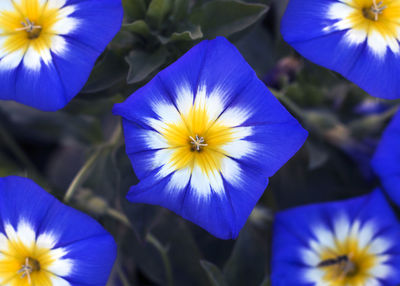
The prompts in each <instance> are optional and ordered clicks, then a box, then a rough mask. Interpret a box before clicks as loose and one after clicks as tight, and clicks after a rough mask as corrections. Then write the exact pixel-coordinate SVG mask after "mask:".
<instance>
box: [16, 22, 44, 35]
mask: <svg viewBox="0 0 400 286" xmlns="http://www.w3.org/2000/svg"><path fill="white" fill-rule="evenodd" d="M21 25H22V26H23V27H21V28H17V29H16V31H26V32H27V34H28V38H29V39H36V38H37V37H39V35H40V32H41V31H42V26H39V25H35V23H34V22H32V21H31V20H29V19H28V18H26V19H25V21H22V22H21Z"/></svg>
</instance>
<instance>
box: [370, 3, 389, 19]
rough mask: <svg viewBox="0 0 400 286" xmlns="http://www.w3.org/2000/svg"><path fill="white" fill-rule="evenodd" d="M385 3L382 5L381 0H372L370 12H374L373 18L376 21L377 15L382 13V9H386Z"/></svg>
mask: <svg viewBox="0 0 400 286" xmlns="http://www.w3.org/2000/svg"><path fill="white" fill-rule="evenodd" d="M386 7H387V6H386V5H384V6H383V2H382V1H379V2H378V3H376V0H372V7H371V12H372V14H374V20H375V21H378V19H379V15H381V14H382V13H383V10H385V9H386Z"/></svg>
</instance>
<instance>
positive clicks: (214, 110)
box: [206, 88, 226, 121]
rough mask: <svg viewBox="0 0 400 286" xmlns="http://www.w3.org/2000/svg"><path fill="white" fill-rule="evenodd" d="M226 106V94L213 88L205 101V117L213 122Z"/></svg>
mask: <svg viewBox="0 0 400 286" xmlns="http://www.w3.org/2000/svg"><path fill="white" fill-rule="evenodd" d="M225 106H226V93H225V92H224V91H223V90H222V89H220V88H215V89H214V90H213V91H212V92H211V93H210V95H209V96H208V99H207V108H206V110H207V115H208V118H209V120H210V121H215V120H216V119H217V118H218V116H219V115H220V114H221V113H222V112H223V111H224V109H225Z"/></svg>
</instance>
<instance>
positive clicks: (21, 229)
mask: <svg viewBox="0 0 400 286" xmlns="http://www.w3.org/2000/svg"><path fill="white" fill-rule="evenodd" d="M17 236H18V238H19V241H20V242H22V244H23V245H25V247H27V248H28V249H32V248H33V247H34V246H35V242H36V233H35V231H34V230H33V228H32V226H31V225H30V224H29V223H28V222H26V221H24V220H21V221H20V222H19V223H18V228H17Z"/></svg>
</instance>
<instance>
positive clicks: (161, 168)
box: [114, 38, 307, 239]
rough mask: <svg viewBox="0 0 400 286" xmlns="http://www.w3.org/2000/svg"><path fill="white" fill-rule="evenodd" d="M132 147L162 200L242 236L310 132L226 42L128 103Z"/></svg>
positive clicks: (171, 70) (140, 170)
mask: <svg viewBox="0 0 400 286" xmlns="http://www.w3.org/2000/svg"><path fill="white" fill-rule="evenodd" d="M114 113H115V114H117V115H121V116H122V117H123V125H124V132H125V141H126V151H127V153H128V155H129V157H130V159H131V161H132V164H133V167H134V169H135V172H136V175H137V176H138V178H139V179H140V180H141V181H140V183H139V184H138V185H136V186H133V187H132V188H131V190H130V192H129V194H128V199H129V200H130V201H132V202H144V203H149V204H158V205H161V206H164V207H167V208H169V209H171V210H173V211H174V212H176V213H178V214H180V215H182V216H183V217H184V218H187V219H189V220H191V221H192V222H194V223H196V224H198V225H200V226H201V227H203V228H205V229H206V230H207V231H209V232H210V233H212V234H214V235H215V236H217V237H220V238H224V239H228V238H235V237H237V235H238V233H239V231H240V229H241V228H242V227H243V225H244V223H245V222H246V219H247V217H248V216H249V214H250V212H251V211H252V209H253V208H254V206H255V204H256V203H257V201H258V199H259V198H260V196H261V195H262V193H263V192H264V190H265V188H266V186H267V184H268V177H270V176H272V175H273V174H274V173H275V172H276V171H277V170H278V169H279V168H280V167H281V166H282V165H283V164H284V163H285V162H286V161H287V160H288V159H289V158H291V157H292V156H293V154H295V152H296V151H297V150H298V149H299V148H300V147H301V146H302V144H303V142H304V141H305V139H306V136H307V132H306V131H305V130H304V129H303V128H302V127H301V126H300V124H299V123H298V122H297V121H296V120H295V119H294V118H293V117H292V116H291V115H290V114H289V113H288V112H287V111H286V110H285V109H284V108H283V107H282V105H281V104H280V103H279V102H278V100H277V99H276V98H275V97H274V96H273V95H272V94H271V93H270V92H269V91H268V89H267V88H266V87H265V85H264V84H263V83H262V82H261V81H260V80H259V79H258V78H257V76H256V74H255V72H254V71H253V70H252V69H251V67H250V66H249V65H248V64H247V63H246V61H245V60H244V59H243V57H242V56H241V55H240V53H239V52H238V51H237V50H236V48H235V47H234V46H233V45H232V44H230V43H229V42H228V41H227V40H226V39H224V38H217V39H215V40H212V41H203V42H201V43H200V44H198V45H197V46H195V47H194V48H192V49H191V50H190V51H189V52H188V53H187V54H185V55H184V56H183V57H182V58H181V59H179V60H178V61H177V62H175V63H174V64H172V65H171V66H169V67H168V68H166V69H165V70H163V71H161V72H160V73H159V74H158V75H157V76H156V77H155V78H154V79H153V80H152V81H151V82H150V83H148V84H147V85H145V86H144V87H143V88H141V89H139V90H138V91H137V92H135V93H134V94H133V95H132V96H131V97H129V98H128V99H127V100H126V101H125V102H124V103H121V104H117V105H116V106H115V107H114Z"/></svg>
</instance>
